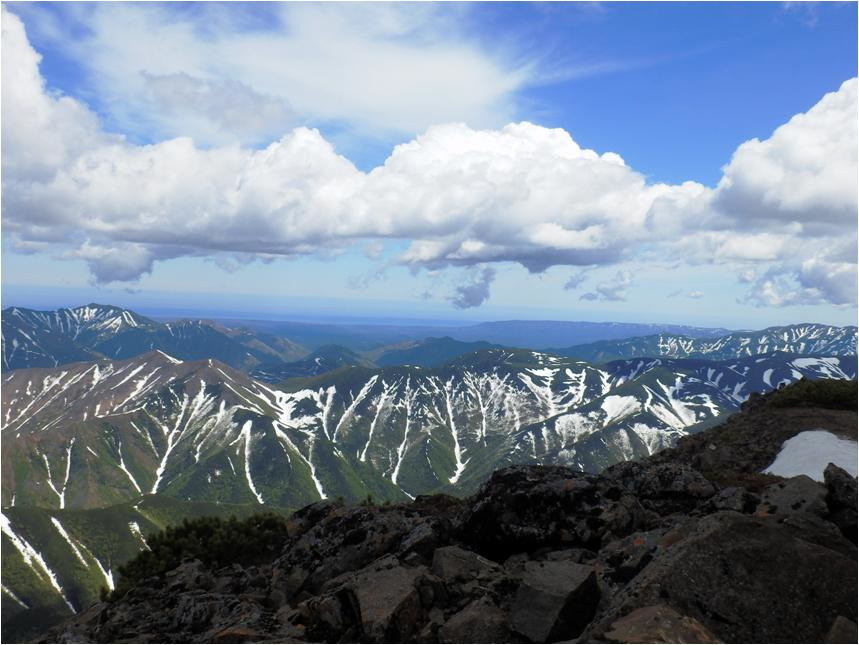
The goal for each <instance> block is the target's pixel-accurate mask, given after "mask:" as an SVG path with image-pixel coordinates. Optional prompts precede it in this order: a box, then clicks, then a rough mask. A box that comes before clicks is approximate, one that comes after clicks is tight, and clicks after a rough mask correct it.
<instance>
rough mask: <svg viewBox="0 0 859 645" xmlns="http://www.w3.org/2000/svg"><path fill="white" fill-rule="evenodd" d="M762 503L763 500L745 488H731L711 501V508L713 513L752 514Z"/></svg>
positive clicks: (717, 494)
mask: <svg viewBox="0 0 859 645" xmlns="http://www.w3.org/2000/svg"><path fill="white" fill-rule="evenodd" d="M760 502H761V499H760V497H759V496H758V495H756V494H754V493H752V492H750V491H748V490H746V489H745V488H740V487H738V486H729V487H727V488H723V489H722V490H720V491H719V492H718V493H716V495H714V496H713V497H712V498H711V499H710V503H709V507H710V509H712V510H713V511H736V512H737V513H752V512H754V510H755V509H756V508H757V506H758V504H760Z"/></svg>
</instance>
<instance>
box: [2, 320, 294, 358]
mask: <svg viewBox="0 0 859 645" xmlns="http://www.w3.org/2000/svg"><path fill="white" fill-rule="evenodd" d="M2 339H3V340H2V365H3V368H4V369H17V368H22V367H55V366H57V365H63V364H66V363H70V362H74V361H81V360H94V359H98V358H102V357H107V358H113V359H124V358H131V357H133V356H138V355H140V354H142V353H144V352H148V351H152V350H161V351H164V352H166V353H168V354H170V355H172V356H176V357H178V358H181V359H183V360H196V359H203V358H216V359H218V360H220V361H223V362H224V363H226V364H228V365H231V366H234V367H238V368H249V367H253V366H255V365H259V364H261V363H268V362H273V361H285V360H287V361H288V360H294V359H296V358H299V357H301V356H303V355H305V354H306V353H307V351H306V350H305V349H304V348H302V347H300V346H298V345H296V344H295V343H293V342H292V341H290V340H288V339H286V338H281V337H278V336H274V335H271V334H264V333H256V332H251V331H249V330H245V329H229V328H226V327H222V326H220V325H217V324H215V323H211V322H207V321H202V320H182V321H178V322H172V323H159V322H156V321H154V320H151V319H149V318H145V317H143V316H140V315H138V314H135V313H134V312H131V311H128V310H127V309H121V308H119V307H112V306H110V305H96V304H91V305H86V306H82V307H75V308H72V309H59V310H57V311H35V310H32V309H22V308H20V307H10V308H7V309H4V310H3V312H2Z"/></svg>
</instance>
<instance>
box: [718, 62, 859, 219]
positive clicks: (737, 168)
mask: <svg viewBox="0 0 859 645" xmlns="http://www.w3.org/2000/svg"><path fill="white" fill-rule="evenodd" d="M857 87H859V81H857V79H855V78H854V79H850V80H848V81H845V82H844V83H843V84H842V85H841V87H840V89H839V90H838V91H837V92H830V93H829V94H827V95H826V96H824V97H823V98H822V99H821V100H820V102H818V103H817V105H815V106H814V107H812V108H811V109H810V110H809V111H808V112H805V113H802V114H797V115H796V116H794V117H793V118H792V119H791V120H790V121H788V122H787V123H786V124H784V125H782V126H781V127H779V128H777V129H776V130H775V132H773V134H772V136H771V137H770V138H768V139H766V140H764V141H760V140H758V139H752V140H750V141H746V142H745V143H743V144H742V145H740V146H739V147H738V148H737V150H736V152H734V154H733V156H732V157H731V161H730V163H728V165H727V166H726V167H725V168H724V174H723V176H722V179H721V180H720V181H719V184H718V186H717V188H716V191H715V194H714V196H713V201H714V207H715V209H716V210H717V211H718V212H719V213H720V214H722V215H723V216H724V217H725V218H726V224H729V225H730V226H731V227H738V228H741V229H745V230H760V229H765V230H773V229H775V230H776V231H785V232H789V233H791V234H796V233H802V234H803V235H806V236H821V235H827V234H831V233H832V232H833V231H835V232H837V231H840V230H843V228H844V226H845V225H851V226H852V225H855V223H856V211H857V184H856V171H857V149H859V141H857V128H856V109H857Z"/></svg>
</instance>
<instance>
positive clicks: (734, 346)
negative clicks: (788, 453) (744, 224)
mask: <svg viewBox="0 0 859 645" xmlns="http://www.w3.org/2000/svg"><path fill="white" fill-rule="evenodd" d="M856 335H857V328H856V327H833V326H831V325H817V324H801V325H786V326H783V327H768V328H767V329H764V330H761V331H751V332H733V333H730V334H726V335H724V336H719V337H716V338H693V337H691V336H682V335H674V334H656V335H653V336H644V337H638V338H626V339H622V340H607V341H599V342H596V343H590V344H585V345H577V346H574V347H567V348H564V349H557V350H554V353H556V354H558V355H560V356H569V357H573V358H579V359H582V360H586V361H592V362H596V363H604V362H607V361H613V360H618V359H621V358H632V357H635V356H654V357H657V356H665V357H671V358H706V359H711V360H727V359H731V358H739V357H742V356H754V355H757V354H767V353H769V352H788V353H792V354H808V355H812V356H855V355H856Z"/></svg>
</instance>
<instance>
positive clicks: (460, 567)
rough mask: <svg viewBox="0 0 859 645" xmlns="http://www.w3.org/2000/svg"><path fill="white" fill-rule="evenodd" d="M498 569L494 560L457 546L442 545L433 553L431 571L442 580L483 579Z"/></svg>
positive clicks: (499, 568) (495, 572) (497, 571)
mask: <svg viewBox="0 0 859 645" xmlns="http://www.w3.org/2000/svg"><path fill="white" fill-rule="evenodd" d="M500 571H501V567H499V566H498V565H497V564H496V563H495V562H492V561H491V560H487V559H486V558H484V557H482V556H480V555H478V554H476V553H474V552H473V551H467V550H465V549H462V548H460V547H458V546H446V547H442V548H440V549H436V550H435V553H434V554H433V559H432V572H433V573H434V574H435V575H436V576H438V577H439V578H441V579H442V580H446V581H447V580H451V581H452V580H470V579H480V578H483V579H485V578H489V577H491V576H492V575H494V574H497V573H499V572H500Z"/></svg>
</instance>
